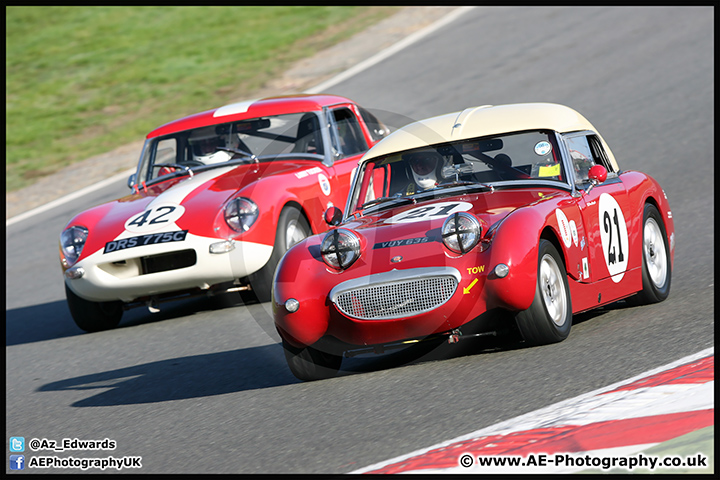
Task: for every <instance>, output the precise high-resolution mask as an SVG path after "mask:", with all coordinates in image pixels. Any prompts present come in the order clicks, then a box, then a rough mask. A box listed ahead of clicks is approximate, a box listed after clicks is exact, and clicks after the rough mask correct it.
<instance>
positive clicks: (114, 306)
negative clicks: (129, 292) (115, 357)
mask: <svg viewBox="0 0 720 480" xmlns="http://www.w3.org/2000/svg"><path fill="white" fill-rule="evenodd" d="M65 297H66V298H67V304H68V308H69V309H70V314H71V315H72V317H73V320H74V321H75V324H76V325H77V326H78V327H80V328H81V329H83V330H85V331H86V332H89V333H92V332H100V331H102V330H109V329H111V328H115V327H117V325H118V323H120V319H121V318H122V314H123V308H122V305H123V304H122V302H121V301H115V302H91V301H90V300H85V299H84V298H80V297H78V296H77V295H76V294H75V292H73V291H72V290H70V288H69V287H68V286H67V284H65Z"/></svg>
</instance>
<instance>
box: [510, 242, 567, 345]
mask: <svg viewBox="0 0 720 480" xmlns="http://www.w3.org/2000/svg"><path fill="white" fill-rule="evenodd" d="M515 321H516V322H517V326H518V329H519V330H520V333H521V334H522V336H523V338H524V339H525V342H526V343H527V344H528V345H545V344H549V343H556V342H561V341H563V340H565V339H566V338H567V336H568V335H570V327H571V326H572V302H571V299H570V289H569V287H568V281H567V274H566V273H565V266H564V264H563V262H562V258H561V257H560V254H559V253H558V251H557V249H556V248H555V247H554V246H553V244H552V243H550V242H549V241H547V240H540V248H539V253H538V267H537V282H536V286H535V298H534V299H533V302H532V304H531V305H530V308H528V309H527V310H524V311H522V312H520V313H518V314H517V316H516V317H515Z"/></svg>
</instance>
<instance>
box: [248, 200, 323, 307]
mask: <svg viewBox="0 0 720 480" xmlns="http://www.w3.org/2000/svg"><path fill="white" fill-rule="evenodd" d="M311 233H312V232H311V230H310V225H309V224H308V222H307V220H305V217H304V216H303V214H302V213H301V212H300V210H298V209H297V208H295V207H285V208H284V209H283V210H282V212H281V213H280V218H279V219H278V225H277V233H276V235H275V245H274V246H273V251H272V254H271V255H270V260H268V262H267V263H266V264H265V266H264V267H262V268H261V269H260V270H258V271H257V272H255V273H253V274H252V275H250V277H249V280H250V285H251V286H252V296H254V297H255V299H256V300H257V301H258V302H269V301H270V298H271V297H272V280H273V275H274V274H275V268H276V267H277V265H278V263H279V262H280V259H281V258H282V256H283V255H284V254H285V252H287V251H288V249H289V248H290V247H292V246H293V245H295V244H296V243H298V242H300V241H301V240H303V239H304V238H305V237H307V236H308V235H310V234H311Z"/></svg>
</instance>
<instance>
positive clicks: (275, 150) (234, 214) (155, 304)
mask: <svg viewBox="0 0 720 480" xmlns="http://www.w3.org/2000/svg"><path fill="white" fill-rule="evenodd" d="M386 133H387V127H385V126H384V125H383V124H381V123H380V122H379V121H378V120H377V119H376V118H375V116H374V115H372V114H371V113H370V112H368V111H367V110H365V109H363V108H361V107H360V106H358V105H357V104H355V103H354V102H352V101H351V100H348V99H347V98H343V97H338V96H334V95H297V96H288V97H274V98H266V99H262V100H253V101H247V102H240V103H234V104H231V105H226V106H224V107H220V108H217V109H213V110H208V111H206V112H201V113H198V114H195V115H191V116H189V117H186V118H181V119H179V120H176V121H174V122H171V123H168V124H166V125H163V126H161V127H159V128H157V129H155V130H153V131H152V132H150V133H149V134H148V136H147V140H146V142H145V146H144V147H143V150H142V153H141V155H140V161H139V163H138V167H137V171H136V173H135V174H133V175H132V176H131V177H130V180H129V182H128V183H129V187H130V188H131V189H132V193H131V194H130V195H128V196H126V197H123V198H120V199H119V200H116V201H113V202H109V203H105V204H103V205H99V206H97V207H94V208H91V209H89V210H86V211H84V212H82V213H79V214H78V215H76V216H75V217H74V218H72V219H71V220H70V222H69V223H68V224H67V226H66V227H65V229H64V230H63V232H62V234H61V237H60V262H61V264H62V268H63V271H64V274H65V291H66V296H67V302H68V306H69V308H70V312H71V314H72V317H73V319H74V320H75V323H76V324H77V325H78V326H79V327H80V328H82V329H83V330H85V331H88V332H92V331H98V330H105V329H108V328H112V327H114V326H116V325H117V324H118V322H119V321H120V319H121V317H122V314H123V310H124V309H127V308H130V307H132V306H143V305H147V306H148V308H149V309H150V311H151V312H155V311H158V309H159V304H160V303H162V302H164V301H169V300H174V299H178V298H185V297H188V296H191V295H198V294H200V295H214V294H218V293H223V292H231V291H240V292H245V293H246V294H252V295H253V296H254V297H255V298H256V299H257V300H260V301H268V300H270V291H271V286H272V276H273V273H274V271H275V267H276V265H277V263H278V261H279V260H280V257H282V255H283V254H284V253H285V251H286V250H287V248H288V247H290V246H292V245H293V244H295V243H296V242H298V241H299V240H301V239H303V238H304V237H306V236H307V235H310V234H312V233H318V232H322V231H325V230H326V229H327V225H326V224H325V222H324V221H323V214H324V212H325V211H326V210H327V209H328V208H329V207H333V206H335V207H337V206H344V204H345V201H346V199H347V197H348V191H349V188H350V183H351V177H352V174H353V171H354V169H355V168H356V167H357V162H358V159H359V158H360V157H361V156H362V154H363V153H365V152H366V151H367V149H368V148H369V147H371V146H372V145H374V144H375V143H376V142H377V141H378V140H379V139H380V138H381V137H382V136H383V135H385V134H386Z"/></svg>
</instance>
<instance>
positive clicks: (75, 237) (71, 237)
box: [60, 225, 88, 266]
mask: <svg viewBox="0 0 720 480" xmlns="http://www.w3.org/2000/svg"><path fill="white" fill-rule="evenodd" d="M87 236H88V229H87V228H85V227H81V226H79V225H73V226H72V227H70V228H68V229H66V230H65V231H63V232H62V233H61V234H60V250H61V251H62V254H63V256H64V257H65V260H66V261H67V264H68V266H71V265H73V264H74V263H75V262H77V259H78V258H80V254H81V253H82V249H83V247H84V246H85V241H86V240H87Z"/></svg>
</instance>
